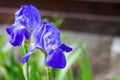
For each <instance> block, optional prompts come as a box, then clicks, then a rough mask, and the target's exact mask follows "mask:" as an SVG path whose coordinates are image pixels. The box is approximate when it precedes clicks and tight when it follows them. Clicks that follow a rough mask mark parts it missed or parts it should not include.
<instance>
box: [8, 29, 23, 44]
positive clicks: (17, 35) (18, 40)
mask: <svg viewBox="0 0 120 80" xmlns="http://www.w3.org/2000/svg"><path fill="white" fill-rule="evenodd" d="M23 39H24V36H23V33H22V31H21V30H20V29H17V30H15V31H14V32H13V33H12V34H11V38H10V41H9V42H10V43H11V44H12V45H13V46H20V45H21V44H22V41H23Z"/></svg>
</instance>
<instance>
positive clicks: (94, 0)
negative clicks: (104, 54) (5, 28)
mask: <svg viewBox="0 0 120 80" xmlns="http://www.w3.org/2000/svg"><path fill="white" fill-rule="evenodd" d="M23 4H33V5H35V6H36V7H37V8H38V9H40V10H41V16H48V17H51V16H52V15H53V14H59V15H60V16H62V17H64V18H65V22H64V26H65V27H62V28H63V29H70V30H77V31H85V30H87V29H89V30H87V31H90V30H91V29H92V27H94V29H92V30H91V32H94V31H95V33H96V31H97V29H99V28H101V30H102V29H104V27H106V28H105V29H106V30H109V29H110V30H111V31H110V32H112V34H118V35H120V28H119V27H120V0H16V1H10V0H2V1H0V24H4V23H6V24H11V23H13V22H14V18H13V16H14V15H13V14H14V12H15V11H16V10H17V9H18V8H19V7H20V6H21V5H23ZM83 21H84V22H83ZM83 23H84V25H83V26H84V28H83V27H82V24H83ZM86 24H87V25H88V26H86ZM104 24H109V25H112V26H108V25H104ZM73 25H75V26H76V27H74V26H73ZM100 25H102V26H100ZM91 26H92V27H91ZM98 27H99V28H98ZM112 28H114V31H112ZM118 30H119V31H118ZM102 31H103V30H102ZM104 31H105V30H104ZM106 32H107V31H105V34H106ZM110 32H109V34H111V33H110ZM102 33H104V32H102Z"/></svg>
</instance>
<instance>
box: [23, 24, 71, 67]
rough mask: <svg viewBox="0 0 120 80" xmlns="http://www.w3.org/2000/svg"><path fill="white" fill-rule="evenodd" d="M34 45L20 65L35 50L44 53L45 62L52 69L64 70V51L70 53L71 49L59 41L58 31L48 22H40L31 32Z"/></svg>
mask: <svg viewBox="0 0 120 80" xmlns="http://www.w3.org/2000/svg"><path fill="white" fill-rule="evenodd" d="M33 36H34V42H35V43H34V45H32V46H31V47H30V48H29V50H28V53H27V54H26V55H25V57H23V58H22V59H21V62H22V63H25V62H27V61H28V59H29V56H30V55H31V54H32V52H33V51H34V50H35V49H36V48H40V49H42V50H43V51H44V52H45V53H46V59H45V62H46V64H47V65H48V66H50V67H52V68H64V67H65V66H66V58H65V55H64V53H63V52H64V51H66V52H70V51H71V50H72V48H70V47H68V46H66V45H65V44H64V43H63V42H62V41H61V40H60V31H59V30H58V29H57V28H56V27H54V26H53V25H52V24H50V23H49V22H42V24H41V25H40V27H36V28H35V30H34V31H33Z"/></svg>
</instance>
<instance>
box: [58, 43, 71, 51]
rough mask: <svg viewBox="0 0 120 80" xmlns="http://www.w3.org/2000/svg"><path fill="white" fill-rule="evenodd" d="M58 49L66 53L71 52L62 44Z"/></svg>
mask: <svg viewBox="0 0 120 80" xmlns="http://www.w3.org/2000/svg"><path fill="white" fill-rule="evenodd" d="M59 48H60V49H62V50H63V51H66V52H70V51H72V48H70V47H68V46H66V45H65V44H62V45H61V46H60V47H59Z"/></svg>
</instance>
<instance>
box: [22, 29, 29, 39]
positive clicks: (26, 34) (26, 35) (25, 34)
mask: <svg viewBox="0 0 120 80" xmlns="http://www.w3.org/2000/svg"><path fill="white" fill-rule="evenodd" d="M22 32H23V34H24V36H25V38H26V39H27V40H28V39H29V38H30V33H29V31H28V30H27V29H22Z"/></svg>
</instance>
